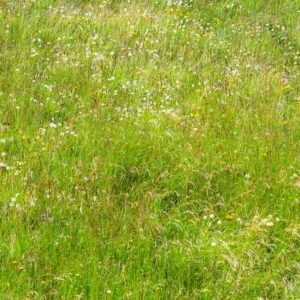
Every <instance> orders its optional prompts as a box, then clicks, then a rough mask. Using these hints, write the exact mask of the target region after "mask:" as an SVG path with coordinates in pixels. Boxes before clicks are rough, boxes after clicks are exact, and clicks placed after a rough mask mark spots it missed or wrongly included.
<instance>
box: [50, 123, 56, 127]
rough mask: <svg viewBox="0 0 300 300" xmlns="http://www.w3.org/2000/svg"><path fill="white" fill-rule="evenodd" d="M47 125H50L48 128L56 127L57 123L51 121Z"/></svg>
mask: <svg viewBox="0 0 300 300" xmlns="http://www.w3.org/2000/svg"><path fill="white" fill-rule="evenodd" d="M49 126H50V128H56V127H57V125H56V124H55V123H52V122H51V123H50V124H49Z"/></svg>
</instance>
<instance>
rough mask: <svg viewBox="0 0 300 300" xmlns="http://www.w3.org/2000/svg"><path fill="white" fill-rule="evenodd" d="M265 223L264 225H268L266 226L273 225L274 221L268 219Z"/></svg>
mask: <svg viewBox="0 0 300 300" xmlns="http://www.w3.org/2000/svg"><path fill="white" fill-rule="evenodd" d="M265 224H266V226H268V227H272V226H273V225H274V223H273V222H271V221H268V222H266V223H265Z"/></svg>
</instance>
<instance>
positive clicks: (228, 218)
mask: <svg viewBox="0 0 300 300" xmlns="http://www.w3.org/2000/svg"><path fill="white" fill-rule="evenodd" d="M234 217H235V213H230V214H228V215H227V216H226V219H227V220H233V218H234Z"/></svg>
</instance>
